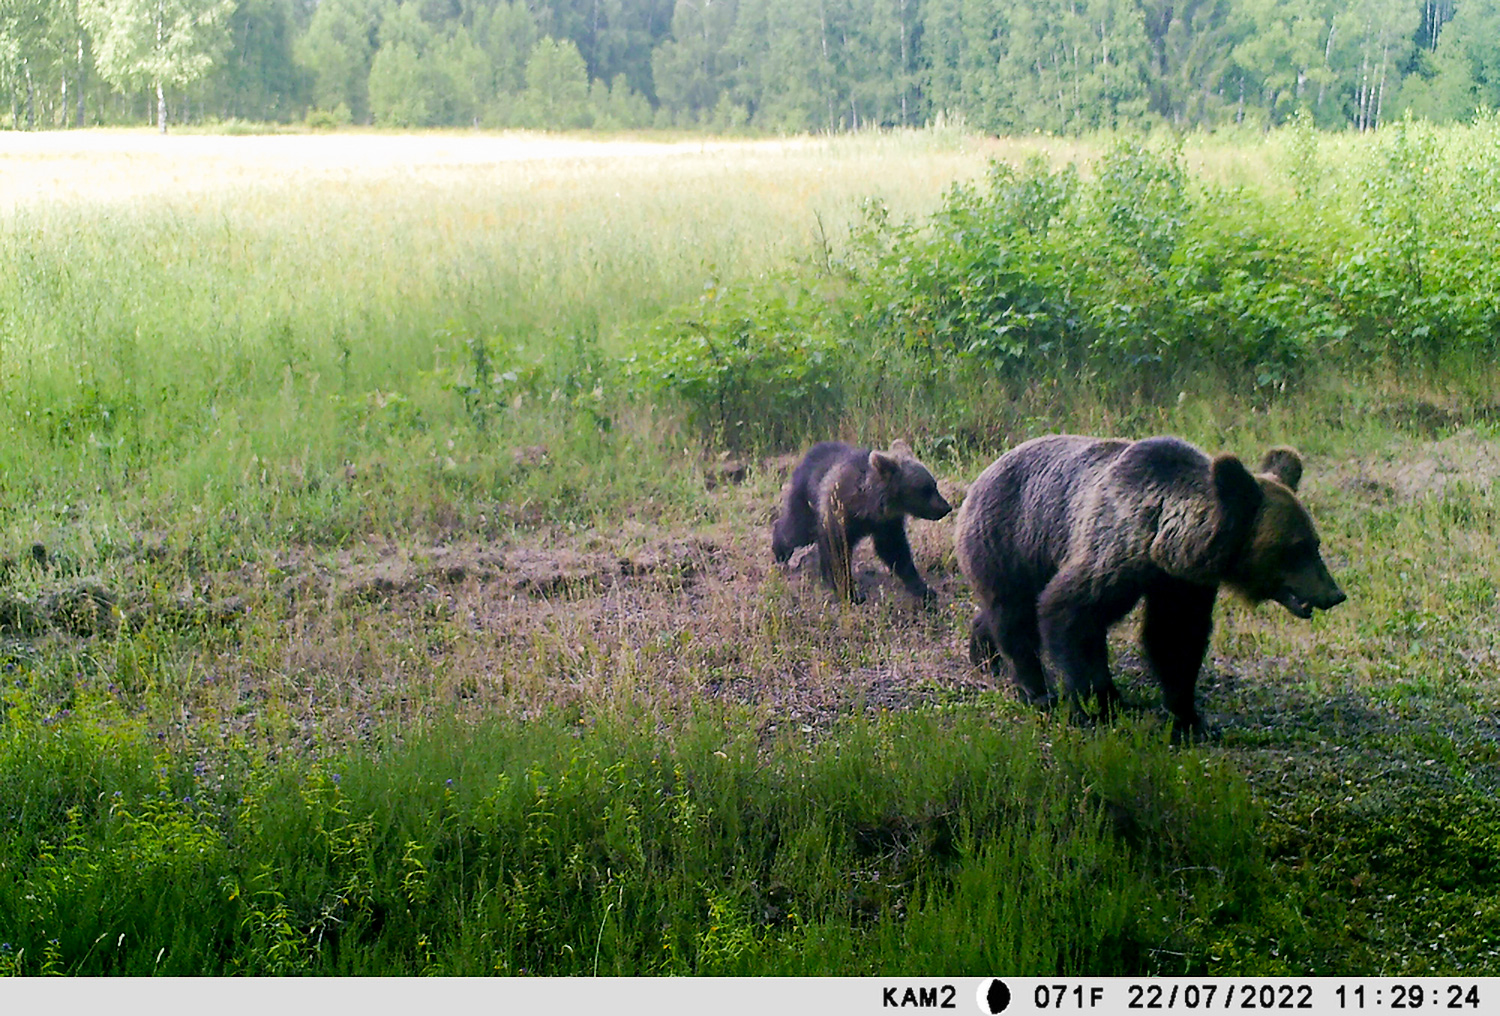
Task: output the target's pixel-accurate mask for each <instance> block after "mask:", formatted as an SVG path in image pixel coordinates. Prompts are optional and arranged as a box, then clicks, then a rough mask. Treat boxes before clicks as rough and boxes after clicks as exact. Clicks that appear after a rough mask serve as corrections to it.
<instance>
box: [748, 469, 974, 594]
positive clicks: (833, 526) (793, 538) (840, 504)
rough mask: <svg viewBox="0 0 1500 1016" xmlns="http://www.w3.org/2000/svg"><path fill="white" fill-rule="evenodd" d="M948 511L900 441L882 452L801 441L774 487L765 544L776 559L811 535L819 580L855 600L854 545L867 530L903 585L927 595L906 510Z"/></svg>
mask: <svg viewBox="0 0 1500 1016" xmlns="http://www.w3.org/2000/svg"><path fill="white" fill-rule="evenodd" d="M950 511H952V507H951V506H950V505H949V504H948V502H947V501H945V500H944V499H943V495H942V494H939V493H938V487H937V481H936V480H934V479H933V478H932V474H931V473H930V472H928V471H927V467H926V466H924V465H922V463H920V462H918V461H917V460H916V458H915V457H913V456H912V453H911V448H909V447H908V446H907V444H906V442H905V441H897V442H895V443H894V444H892V445H891V449H890V451H888V452H882V451H872V450H871V449H869V448H856V447H854V446H853V445H848V444H844V443H843V442H842V441H824V442H822V443H821V444H816V445H813V446H812V448H811V449H809V451H808V453H807V454H806V455H805V456H804V457H803V459H802V461H801V462H800V463H798V464H797V468H796V469H795V470H793V471H792V478H791V480H790V481H789V482H788V483H787V485H786V489H785V490H783V491H782V495H781V516H780V517H779V518H778V519H777V520H776V524H775V525H774V526H772V528H771V552H772V553H773V554H774V555H775V556H776V561H777V562H778V563H783V564H784V563H785V562H786V561H787V560H789V559H790V558H791V556H792V552H793V551H794V550H796V549H797V548H798V547H805V546H807V545H808V544H810V543H816V544H817V545H818V561H819V567H820V569H821V571H822V574H823V581H824V582H826V583H828V584H829V585H830V586H832V587H833V588H834V589H835V590H836V591H838V593H839V594H840V595H842V596H847V597H848V598H849V599H851V600H853V601H855V602H856V603H858V602H860V601H861V600H862V599H863V596H862V595H861V593H860V591H859V587H858V586H857V585H855V582H854V573H853V569H852V562H853V556H854V547H855V544H857V543H859V541H860V540H862V539H864V538H865V537H866V536H870V537H874V540H875V553H876V554H878V555H880V559H881V560H882V561H884V562H885V563H886V564H887V565H889V566H890V569H891V571H892V572H894V573H895V575H896V577H897V578H899V579H900V580H901V582H902V584H904V585H905V586H906V589H907V591H908V592H910V593H911V594H912V595H913V596H916V597H918V598H920V599H922V600H923V601H925V602H931V601H932V600H934V599H935V598H936V595H935V594H934V593H933V591H932V590H931V589H930V588H928V586H927V583H926V582H923V581H922V575H921V573H920V572H918V571H917V566H916V563H915V562H914V561H912V557H911V544H910V543H908V542H907V540H906V517H907V516H908V515H915V516H916V517H917V518H921V519H940V518H942V517H943V516H944V515H947V514H948V513H949V512H950Z"/></svg>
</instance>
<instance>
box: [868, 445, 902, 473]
mask: <svg viewBox="0 0 1500 1016" xmlns="http://www.w3.org/2000/svg"><path fill="white" fill-rule="evenodd" d="M870 468H871V469H873V470H875V472H877V473H879V474H880V475H881V476H882V477H886V478H889V477H892V476H895V475H896V474H897V473H899V472H901V460H900V459H897V458H896V457H895V456H894V455H891V454H889V453H888V452H882V451H878V450H877V451H873V452H871V453H870Z"/></svg>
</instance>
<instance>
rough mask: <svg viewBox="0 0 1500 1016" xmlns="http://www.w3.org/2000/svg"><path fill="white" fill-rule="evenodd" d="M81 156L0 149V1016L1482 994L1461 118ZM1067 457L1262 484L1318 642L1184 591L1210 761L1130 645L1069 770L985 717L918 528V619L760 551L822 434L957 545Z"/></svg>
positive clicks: (1489, 918) (1490, 755)
mask: <svg viewBox="0 0 1500 1016" xmlns="http://www.w3.org/2000/svg"><path fill="white" fill-rule="evenodd" d="M67 137H68V138H77V137H86V138H88V139H89V143H90V146H92V147H88V146H86V147H85V148H84V149H82V150H80V149H79V148H78V147H77V144H78V143H77V142H76V141H70V142H69V145H70V146H72V147H68V148H66V149H59V150H57V151H49V150H48V149H47V148H46V147H45V146H42V147H37V146H31V147H29V148H27V149H26V150H25V151H22V150H20V149H19V148H17V149H15V150H9V149H4V148H0V266H3V271H0V429H3V434H4V437H5V440H4V441H3V443H0V558H3V559H0V581H3V588H0V821H3V822H4V825H5V827H6V833H5V835H4V836H3V837H0V971H3V972H7V973H16V974H25V975H34V974H43V973H55V974H86V975H93V974H117V973H118V974H128V975H146V974H153V973H159V974H174V975H192V974H236V973H238V974H294V973H309V974H388V975H398V974H401V975H404V974H485V973H498V974H507V975H520V974H539V975H591V974H609V975H620V974H627V975H629V974H643V975H644V974H673V975H678V974H680V975H690V974H705V975H755V974H838V975H846V974H851V975H859V974H897V973H900V974H920V973H942V974H945V975H957V974H976V975H977V974H983V973H996V972H1002V973H1010V974H1013V975H1023V974H1035V975H1044V974H1216V975H1217V974H1224V975H1230V974H1309V975H1313V974H1385V975H1394V974H1473V975H1490V976H1493V975H1495V974H1496V973H1500V933H1497V932H1496V931H1495V929H1496V928H1500V860H1497V858H1500V805H1497V804H1496V803H1495V802H1496V790H1497V787H1500V727H1497V725H1496V719H1495V717H1496V716H1497V715H1500V623H1497V615H1496V606H1497V588H1500V565H1497V562H1500V534H1497V523H1500V487H1497V481H1500V434H1497V423H1500V400H1497V399H1496V397H1495V396H1494V394H1493V393H1494V391H1495V390H1496V384H1497V381H1500V374H1497V371H1496V368H1495V354H1496V352H1497V348H1500V268H1497V266H1496V263H1495V260H1494V257H1493V252H1494V250H1495V249H1496V246H1497V241H1500V122H1497V121H1496V120H1495V119H1494V118H1493V117H1491V118H1488V119H1481V120H1480V121H1479V122H1477V123H1475V124H1473V125H1469V126H1455V127H1448V128H1442V129H1437V128H1432V127H1429V126H1426V125H1424V124H1421V123H1416V122H1410V121H1407V122H1404V123H1398V124H1396V125H1394V126H1392V127H1389V128H1385V129H1382V130H1381V131H1380V132H1379V133H1374V134H1366V135H1353V134H1348V135H1329V134H1321V133H1318V132H1316V131H1314V130H1313V129H1312V128H1311V126H1310V125H1308V124H1305V123H1298V124H1295V125H1293V126H1291V127H1289V128H1286V129H1283V130H1278V131H1273V132H1270V133H1261V132H1254V133H1245V134H1219V135H1212V136H1192V135H1190V136H1187V137H1185V138H1177V139H1174V138H1171V137H1166V136H1162V137H1140V136H1113V135H1111V136H1097V137H1093V138H1090V139H1088V140H1086V141H1082V142H1080V141H1076V140H1063V139H1051V138H1047V137H1043V136H1035V137H1032V138H1028V139H1017V140H1003V139H998V140H997V139H989V138H979V137H975V136H971V135H966V134H963V133H961V132H957V131H950V130H929V131H920V132H902V133H883V134H866V135H852V136H840V137H836V138H791V139H783V140H779V141H754V142H750V141H746V142H723V141H715V142H702V141H682V140H678V139H665V140H652V139H651V138H649V137H646V138H642V137H630V138H623V137H622V138H617V139H611V140H604V141H591V140H588V139H582V138H559V137H543V136H539V135H537V136H533V135H485V134H453V135H443V134H429V135H413V136H399V135H382V134H359V133H351V134H346V135H340V134H333V135H323V136H316V137H313V136H307V137H299V136H295V135H278V136H266V137H240V138H222V139H216V138H212V137H209V136H203V135H195V136H187V135H184V136H182V137H173V138H170V139H162V140H161V141H160V143H159V144H158V143H157V141H156V139H154V138H153V139H152V140H151V142H150V143H149V144H148V143H146V142H144V141H143V138H144V135H135V134H132V133H129V132H117V133H111V132H88V133H87V134H82V133H79V132H74V133H73V134H70V135H67ZM221 142H222V144H221ZM59 144H61V142H59ZM340 145H344V146H361V147H357V148H356V149H349V148H348V147H346V148H344V149H340V147H339V146H340ZM351 150H355V151H358V153H359V154H358V156H357V157H353V156H350V155H349V154H348V153H349V151H351ZM80 167H87V169H86V171H84V170H82V169H81V168H80ZM1058 431H1071V432H1078V433H1098V434H1110V435H1118V436H1125V437H1144V436H1148V435H1151V434H1158V433H1175V434H1179V435H1181V436H1183V437H1186V438H1188V439H1190V440H1192V441H1194V442H1196V443H1198V444H1200V445H1202V446H1203V447H1205V448H1207V449H1209V450H1212V451H1218V450H1230V451H1234V452H1236V453H1238V454H1240V455H1241V456H1242V457H1244V458H1246V459H1247V460H1250V459H1254V460H1257V461H1258V459H1259V456H1260V454H1261V452H1262V451H1263V450H1264V449H1265V448H1266V447H1268V446H1270V445H1274V444H1291V445H1295V446H1296V447H1298V448H1299V449H1300V450H1301V451H1302V453H1303V455H1304V457H1305V459H1306V462H1307V473H1306V478H1305V479H1304V482H1303V488H1302V495H1303V499H1304V501H1305V503H1306V504H1307V505H1308V507H1309V510H1310V511H1311V513H1312V515H1313V517H1314V519H1315V520H1316V522H1317V524H1318V526H1319V529H1320V532H1321V535H1322V538H1323V546H1324V554H1325V557H1326V558H1327V560H1328V563H1329V565H1330V568H1331V569H1332V571H1333V572H1334V574H1335V576H1336V577H1337V578H1338V580H1339V582H1340V583H1341V585H1342V586H1343V587H1344V589H1345V590H1346V591H1347V592H1348V594H1349V601H1348V602H1347V603H1346V604H1344V605H1342V606H1340V607H1339V608H1337V609H1336V610H1334V611H1331V612H1329V613H1327V614H1320V615H1319V616H1318V617H1317V618H1316V619H1315V620H1313V621H1311V622H1303V621H1298V620H1297V619H1295V618H1293V617H1291V616H1289V615H1287V614H1286V613H1285V612H1283V611H1281V610H1280V608H1278V607H1276V606H1275V605H1274V604H1265V605H1262V606H1260V607H1258V608H1251V607H1249V606H1247V605H1245V604H1243V603H1239V602H1236V601H1234V600H1232V599H1230V598H1229V597H1228V596H1227V595H1226V596H1224V597H1222V598H1221V601H1220V604H1219V606H1218V608H1217V614H1216V630H1215V635H1214V640H1213V643H1212V647H1211V650H1210V655H1209V659H1208V660H1206V661H1205V669H1204V673H1203V675H1202V677H1201V679H1200V684H1199V695H1200V704H1201V707H1202V709H1203V712H1204V713H1205V715H1206V717H1207V718H1208V719H1209V720H1210V722H1211V723H1213V724H1214V726H1215V728H1216V733H1215V736H1213V737H1212V738H1210V739H1208V740H1206V741H1205V742H1203V743H1201V744H1196V745H1184V746H1177V745H1173V744H1172V743H1171V741H1170V738H1169V730H1168V725H1167V724H1166V723H1165V722H1164V721H1163V719H1162V717H1161V715H1160V714H1159V709H1158V705H1159V701H1158V700H1159V696H1158V693H1157V691H1156V689H1155V686H1154V683H1153V682H1152V680H1151V679H1150V677H1149V675H1148V674H1146V673H1144V672H1143V667H1142V664H1141V661H1140V658H1139V656H1138V655H1137V652H1136V649H1135V646H1134V621H1133V619H1132V620H1130V621H1127V623H1126V624H1124V625H1122V626H1121V629H1120V630H1119V632H1118V633H1117V636H1116V639H1115V641H1114V644H1113V655H1114V669H1115V671H1116V674H1117V680H1118V681H1119V683H1120V685H1121V688H1122V691H1123V692H1124V694H1125V697H1126V700H1127V703H1128V704H1129V705H1130V706H1131V707H1132V708H1131V709H1130V710H1129V715H1128V716H1127V717H1126V718H1124V719H1122V720H1121V721H1119V722H1118V723H1117V724H1116V725H1114V726H1113V727H1111V728H1108V729H1100V728H1096V727H1088V726H1085V725H1082V724H1078V723H1075V722H1072V721H1071V720H1070V717H1069V716H1067V715H1064V714H1063V713H1058V714H1042V713H1038V712H1036V711H1034V710H1031V709H1029V708H1027V707H1025V706H1023V705H1022V704H1020V703H1019V702H1017V701H1016V700H1015V696H1014V694H1013V693H1012V692H1011V690H1010V689H1009V688H1007V687H1003V686H999V685H997V684H995V683H994V682H993V681H992V680H991V679H990V678H989V677H988V676H987V675H984V674H980V673H978V672H976V671H975V670H974V669H973V668H972V667H971V666H970V665H969V663H968V660H967V650H966V638H967V630H968V629H967V625H968V620H969V617H970V616H971V613H972V607H971V605H970V602H969V595H968V590H967V588H966V587H965V583H964V581H963V578H962V576H961V575H960V574H959V572H958V568H957V564H956V561H955V558H954V553H953V548H952V523H953V520H952V518H951V517H950V518H949V519H945V520H943V521H941V522H936V523H927V522H921V521H916V522H913V523H912V525H911V526H910V529H911V534H912V542H913V547H914V549H915V552H916V556H917V560H918V564H919V567H921V569H922V570H923V572H924V574H926V575H927V577H928V580H929V582H930V583H931V584H932V586H933V588H934V589H935V590H936V591H937V592H938V593H939V603H938V605H937V607H936V608H934V609H931V610H926V609H923V608H921V607H919V606H917V605H916V604H914V603H912V602H911V601H910V600H909V598H907V597H906V596H905V594H904V592H903V591H902V590H901V588H900V586H899V583H896V582H895V581H894V580H893V579H892V578H891V577H890V576H889V575H888V574H887V573H885V571H884V568H883V566H881V565H880V564H879V562H878V560H876V559H875V558H874V556H873V554H871V553H870V552H869V550H868V548H866V549H865V550H864V551H863V552H862V554H861V556H860V557H859V559H858V562H857V565H858V567H857V570H858V572H859V575H858V579H859V581H860V583H861V585H862V587H864V588H865V589H866V591H867V592H869V593H870V594H871V595H870V597H869V599H868V601H867V602H866V603H864V604H862V605H859V606H845V605H842V604H839V603H837V602H835V601H834V600H833V599H832V598H831V597H830V596H829V595H828V594H827V593H826V592H825V591H824V590H823V589H822V588H821V587H820V586H819V584H818V582H817V569H816V568H815V567H810V565H809V563H808V562H807V561H806V560H805V559H804V560H800V561H794V563H793V567H792V568H791V569H790V570H787V571H782V570H778V569H776V568H774V567H773V566H772V563H771V555H770V550H769V535H768V526H769V523H770V521H771V519H772V518H773V515H774V512H775V509H776V501H777V493H778V490H779V488H780V486H781V484H782V483H783V482H784V480H785V477H786V473H787V470H788V468H789V467H790V465H791V464H792V463H793V462H795V455H796V453H797V452H798V451H799V450H800V449H802V448H804V447H805V446H806V445H808V444H810V443H811V442H813V441H816V440H821V439H826V438H841V439H846V440H851V441H857V442H861V443H865V444H873V445H880V446H885V445H887V444H889V442H891V441H892V440H894V439H896V438H905V439H906V440H908V441H910V442H911V444H912V446H913V447H914V449H915V450H916V452H917V454H918V455H919V456H920V457H921V458H922V459H923V461H924V462H926V463H927V464H928V465H929V466H930V467H931V468H932V470H933V472H934V474H935V475H936V476H938V478H939V480H940V482H941V484H942V486H943V489H944V490H945V492H947V493H950V494H951V495H952V496H951V497H950V500H955V501H956V499H957V498H959V497H961V495H962V492H963V489H964V485H965V484H967V483H968V482H970V481H971V480H972V479H973V478H974V477H975V476H976V475H977V474H978V472H979V471H980V470H981V469H982V468H983V467H984V466H985V465H987V464H988V463H989V462H990V461H992V460H993V459H994V458H995V457H996V456H998V455H999V454H1001V453H1002V452H1004V451H1005V450H1007V449H1008V448H1010V447H1013V446H1014V445H1015V444H1017V443H1019V442H1020V441H1022V440H1025V439H1026V438H1028V437H1032V436H1035V435H1038V434H1043V433H1049V432H1058Z"/></svg>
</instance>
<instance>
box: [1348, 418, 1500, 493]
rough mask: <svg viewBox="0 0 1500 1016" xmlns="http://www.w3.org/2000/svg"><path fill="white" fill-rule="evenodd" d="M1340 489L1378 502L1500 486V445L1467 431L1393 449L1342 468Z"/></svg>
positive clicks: (1469, 430)
mask: <svg viewBox="0 0 1500 1016" xmlns="http://www.w3.org/2000/svg"><path fill="white" fill-rule="evenodd" d="M1337 476H1338V479H1337V480H1336V481H1335V482H1336V483H1337V484H1338V486H1339V488H1340V489H1342V490H1345V491H1349V492H1351V493H1355V494H1359V495H1362V496H1364V497H1368V498H1370V499H1372V500H1374V501H1376V502H1388V501H1392V500H1401V501H1414V500H1417V499H1419V498H1424V497H1432V496H1441V495H1442V494H1443V493H1444V491H1446V490H1447V489H1448V488H1449V487H1450V486H1452V485H1454V484H1465V485H1468V486H1473V487H1481V488H1487V487H1490V486H1492V485H1493V484H1495V483H1496V482H1497V481H1500V441H1496V440H1494V439H1492V438H1487V437H1484V436H1482V435H1480V434H1479V433H1478V432H1477V431H1475V430H1473V429H1468V430H1462V431H1460V432H1458V433H1457V434H1453V435H1452V436H1450V437H1446V438H1443V439H1442V440H1439V441H1432V442H1429V443H1426V444H1422V445H1420V446H1418V447H1417V448H1412V447H1410V446H1408V445H1401V446H1392V448H1391V449H1390V451H1389V452H1387V453H1385V454H1383V455H1380V456H1378V457H1369V458H1365V459H1356V460H1353V461H1350V462H1347V463H1345V464H1343V465H1342V466H1340V467H1339V468H1338V469H1337Z"/></svg>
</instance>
